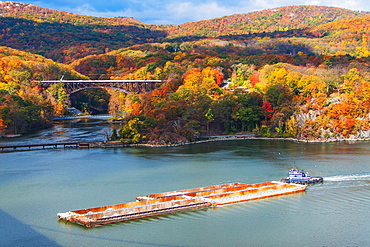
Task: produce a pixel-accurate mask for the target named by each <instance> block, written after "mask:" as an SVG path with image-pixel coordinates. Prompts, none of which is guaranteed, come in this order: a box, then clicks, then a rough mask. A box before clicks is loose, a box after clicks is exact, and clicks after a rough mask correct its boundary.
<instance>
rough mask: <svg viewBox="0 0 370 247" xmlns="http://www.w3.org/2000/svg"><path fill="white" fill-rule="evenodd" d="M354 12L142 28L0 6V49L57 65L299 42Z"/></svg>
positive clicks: (307, 9)
mask: <svg viewBox="0 0 370 247" xmlns="http://www.w3.org/2000/svg"><path fill="white" fill-rule="evenodd" d="M366 15H367V16H368V15H369V13H360V12H356V11H350V10H345V9H340V8H333V7H320V6H290V7H283V8H276V9H270V10H264V11H258V12H252V13H247V14H238V15H231V16H225V17H222V18H217V19H212V20H206V21H199V22H191V23H185V24H182V25H165V26H164V25H147V24H144V23H141V22H139V21H137V20H135V19H132V18H99V17H91V16H82V15H76V14H72V13H68V12H62V11H55V10H50V9H45V8H40V7H37V6H34V5H30V4H22V3H15V2H10V1H5V2H0V16H1V18H0V27H1V28H0V29H1V30H0V44H1V45H5V46H9V47H12V48H15V49H20V50H24V51H28V52H32V53H37V54H40V55H43V56H45V57H48V58H51V59H53V60H55V61H58V62H67V63H69V62H72V61H73V60H74V59H78V58H83V57H85V56H88V55H94V54H103V53H106V52H108V51H110V50H116V49H120V48H124V47H129V46H132V45H135V44H143V43H151V42H166V41H168V42H171V43H173V42H175V41H177V42H182V41H186V40H198V39H202V38H207V37H222V38H223V39H224V40H225V39H226V40H230V39H231V40H233V39H241V40H243V41H248V40H255V39H260V38H264V37H272V38H279V37H300V36H304V37H306V36H309V37H311V36H312V35H313V34H311V32H310V31H309V30H307V29H308V28H310V27H314V26H317V25H320V24H325V23H330V22H333V21H337V20H343V19H350V18H354V17H359V16H366ZM238 35H242V36H241V37H239V36H238Z"/></svg>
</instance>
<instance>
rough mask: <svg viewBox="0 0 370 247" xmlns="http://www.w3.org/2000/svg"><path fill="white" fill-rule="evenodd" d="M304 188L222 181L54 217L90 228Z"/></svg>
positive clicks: (275, 183) (280, 184) (272, 183)
mask: <svg viewBox="0 0 370 247" xmlns="http://www.w3.org/2000/svg"><path fill="white" fill-rule="evenodd" d="M306 187H307V185H300V184H287V183H282V182H265V183H258V184H244V183H230V184H221V185H213V186H207V187H200V188H194V189H186V190H178V191H170V192H164V193H157V194H150V195H145V196H138V197H136V200H137V201H135V202H128V203H123V204H116V205H109V206H102V207H95V208H87V209H80V210H72V211H69V212H66V213H58V214H57V216H58V217H59V219H60V220H65V221H69V222H74V223H78V224H82V225H85V226H87V227H93V226H98V225H105V224H110V223H116V222H121V221H127V220H133V219H139V218H144V217H150V216H158V215H164V214H170V213H176V212H183V211H189V210H195V209H200V208H208V207H219V206H223V205H227V204H233V203H240V202H245V201H249V200H256V199H261V198H266V197H271V196H278V195H284V194H289V193H295V192H301V191H304V190H305V189H306Z"/></svg>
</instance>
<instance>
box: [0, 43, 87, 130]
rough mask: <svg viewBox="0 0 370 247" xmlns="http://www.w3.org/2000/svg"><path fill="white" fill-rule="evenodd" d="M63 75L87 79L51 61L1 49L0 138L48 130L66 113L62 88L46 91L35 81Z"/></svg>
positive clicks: (55, 87)
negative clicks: (5, 134)
mask: <svg viewBox="0 0 370 247" xmlns="http://www.w3.org/2000/svg"><path fill="white" fill-rule="evenodd" d="M62 76H64V78H68V79H87V78H86V77H85V76H83V75H81V74H79V73H77V72H76V71H73V70H71V69H70V68H68V67H67V66H66V65H63V64H58V63H55V62H54V61H52V60H51V59H46V58H44V57H42V56H40V55H35V54H30V53H27V52H23V51H19V50H15V49H12V48H9V47H4V46H0V135H1V132H2V131H3V132H4V133H12V134H19V133H28V132H30V131H33V130H37V129H40V128H45V127H48V126H50V125H51V119H52V118H53V116H54V115H56V114H64V111H65V109H64V107H65V106H66V103H67V102H66V97H65V92H63V91H62V90H61V85H55V86H53V87H51V88H49V89H48V90H47V91H45V90H44V89H43V88H41V87H40V85H38V84H37V83H36V82H35V81H37V80H48V79H55V78H61V77H62Z"/></svg>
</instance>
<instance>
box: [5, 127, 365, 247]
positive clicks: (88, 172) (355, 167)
mask: <svg viewBox="0 0 370 247" xmlns="http://www.w3.org/2000/svg"><path fill="white" fill-rule="evenodd" d="M90 127H91V129H90V130H86V129H84V127H81V128H77V129H73V130H71V132H72V133H71V132H69V130H68V128H64V127H61V126H56V127H55V129H54V131H51V130H45V131H46V133H45V132H43V131H41V132H39V133H38V134H35V135H36V136H38V138H39V137H40V136H47V135H49V136H53V135H54V134H53V133H54V132H55V133H58V137H57V138H60V139H63V138H65V137H66V136H73V133H76V132H78V133H82V132H84V131H85V132H86V137H87V138H90V137H93V138H104V135H101V136H100V137H98V136H99V135H94V131H95V130H94V126H93V125H92V126H90ZM103 127H104V126H103ZM104 128H108V127H106V126H105V127H104ZM61 129H62V130H63V131H65V134H64V135H63V134H62V135H60V133H61V132H60V131H59V132H57V131H58V130H61ZM100 131H101V128H100ZM48 133H49V134H48ZM99 133H102V132H99ZM27 138H28V137H23V140H18V141H30V142H31V141H32V142H35V141H39V140H40V139H36V140H35V139H34V138H35V136H33V137H32V139H31V138H29V139H27ZM53 138H54V137H49V139H48V140H53ZM12 142H17V140H16V139H14V140H12ZM0 157H1V159H0V222H1V224H0V239H1V241H0V245H1V246H297V245H299V246H369V245H370V235H369V234H368V232H369V229H370V228H369V225H370V223H369V222H370V221H369V220H370V212H369V208H370V193H369V192H370V169H369V162H370V143H369V142H355V143H347V142H343V143H326V144H307V143H295V142H289V141H266V140H244V141H242V140H240V141H223V142H212V143H205V144H196V145H191V146H183V147H172V148H122V149H81V150H79V149H50V150H34V151H22V152H9V153H0ZM292 166H297V167H298V168H300V169H304V170H306V171H309V172H310V173H311V174H312V175H317V176H323V177H324V180H325V182H324V183H323V184H318V185H313V186H310V187H309V188H308V189H307V191H306V192H303V193H297V194H291V195H284V196H278V197H271V198H267V199H261V200H255V201H249V202H244V203H239V204H235V205H229V206H224V207H220V208H208V209H201V210H196V211H190V212H181V213H176V214H170V215H166V216H158V217H150V218H145V219H139V220H133V221H128V222H121V223H116V224H110V225H105V226H100V227H95V228H86V227H84V226H80V225H76V224H73V223H68V222H65V221H60V220H58V218H57V216H56V213H58V212H67V211H69V210H74V209H82V208H88V207H95V206H102V205H109V204H117V203H124V202H130V201H134V200H135V197H136V196H139V195H145V194H151V193H158V192H165V191H171V190H177V189H187V188H194V187H199V186H208V185H215V184H222V183H229V182H242V183H258V182H265V181H273V180H279V179H280V178H281V177H284V176H286V175H287V172H288V171H289V169H290V168H291V167H292Z"/></svg>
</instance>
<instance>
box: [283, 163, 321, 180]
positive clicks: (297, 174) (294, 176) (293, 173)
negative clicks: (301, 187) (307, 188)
mask: <svg viewBox="0 0 370 247" xmlns="http://www.w3.org/2000/svg"><path fill="white" fill-rule="evenodd" d="M280 181H281V182H283V183H288V184H289V183H294V184H316V183H322V182H324V179H323V178H322V177H311V176H310V174H309V173H308V172H304V171H303V170H302V171H298V169H297V168H295V167H294V168H292V169H290V171H289V176H288V177H287V178H282V179H281V180H280Z"/></svg>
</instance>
